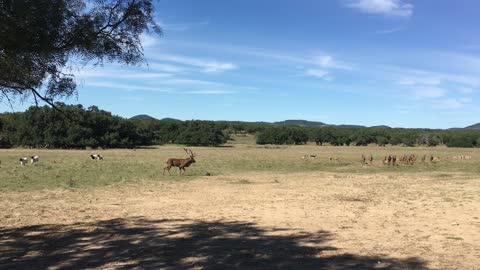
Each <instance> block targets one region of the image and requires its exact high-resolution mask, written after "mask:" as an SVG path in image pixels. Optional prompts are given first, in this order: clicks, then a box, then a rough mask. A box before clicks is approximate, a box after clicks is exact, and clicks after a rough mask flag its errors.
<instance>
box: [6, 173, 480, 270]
mask: <svg viewBox="0 0 480 270" xmlns="http://www.w3.org/2000/svg"><path fill="white" fill-rule="evenodd" d="M0 226H1V229H0V254H2V255H1V256H0V268H5V269H11V268H15V267H17V268H25V267H27V268H28V267H29V266H32V265H36V266H38V267H39V268H51V269H57V268H58V269H65V268H72V269H79V268H80V269H81V268H134V267H141V268H162V267H163V268H167V269H168V268H171V269H179V268H194V269H195V268H197V269H212V268H219V269H221V268H255V267H257V268H262V269H272V268H280V269H291V268H294V269H299V268H300V269H302V268H307V269H312V268H313V269H318V268H322V269H329V268H330V269H351V270H353V269H478V265H480V259H479V258H480V244H479V243H480V179H478V178H474V177H472V176H471V175H463V174H458V173H456V174H438V173H437V174H434V173H429V174H420V173H416V174H413V173H412V174H404V175H400V176H399V175H388V174H376V175H358V174H333V173H317V172H310V173H290V174H272V173H252V174H245V173H242V174H231V175H227V176H216V177H204V178H199V179H197V180H194V181H188V182H168V181H162V182H158V183H151V182H147V183H144V184H135V185H119V186H111V187H103V188H91V189H73V190H64V189H57V190H45V191H31V192H4V193H2V194H1V195H0Z"/></svg>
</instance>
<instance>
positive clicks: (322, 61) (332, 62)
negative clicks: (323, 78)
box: [313, 55, 353, 70]
mask: <svg viewBox="0 0 480 270" xmlns="http://www.w3.org/2000/svg"><path fill="white" fill-rule="evenodd" d="M313 63H314V64H316V65H318V66H320V67H323V68H330V69H343V70H352V69H353V67H352V65H351V64H348V63H345V62H342V61H338V60H336V59H333V56H331V55H320V56H317V57H315V58H314V62H313Z"/></svg>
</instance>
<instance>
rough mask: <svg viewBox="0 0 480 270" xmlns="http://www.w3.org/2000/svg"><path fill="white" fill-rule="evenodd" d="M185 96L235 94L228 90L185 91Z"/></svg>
mask: <svg viewBox="0 0 480 270" xmlns="http://www.w3.org/2000/svg"><path fill="white" fill-rule="evenodd" d="M183 93H185V94H194V95H230V94H235V93H236V92H235V91H229V90H194V91H185V92H183Z"/></svg>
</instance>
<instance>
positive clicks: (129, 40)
mask: <svg viewBox="0 0 480 270" xmlns="http://www.w3.org/2000/svg"><path fill="white" fill-rule="evenodd" d="M144 31H154V32H156V33H160V27H159V26H158V25H157V24H156V23H155V21H154V17H153V5H152V0H0V93H1V95H0V98H7V99H11V98H16V97H18V96H21V97H23V98H25V97H29V96H33V97H34V99H35V102H37V103H38V100H39V99H40V100H43V101H44V102H46V103H48V104H50V105H52V106H54V100H55V99H57V98H61V97H68V96H71V95H73V94H75V89H76V84H75V78H74V75H73V74H72V72H71V71H72V70H73V69H74V68H75V67H76V66H75V64H74V62H75V63H81V64H85V63H86V62H90V61H93V62H94V64H102V63H104V62H105V61H110V62H121V63H124V64H137V63H139V62H141V61H142V59H143V49H142V46H141V42H140V34H141V33H142V32H144Z"/></svg>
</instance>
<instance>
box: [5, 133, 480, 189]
mask: <svg viewBox="0 0 480 270" xmlns="http://www.w3.org/2000/svg"><path fill="white" fill-rule="evenodd" d="M228 146H229V147H217V148H214V147H193V148H192V149H193V151H194V152H195V154H196V160H197V162H196V163H195V164H194V165H192V166H191V167H189V168H187V172H186V173H185V175H184V176H179V170H178V168H172V169H171V174H172V175H171V176H169V175H168V173H167V174H166V175H165V176H163V175H162V173H163V167H164V166H165V160H166V159H167V158H169V157H186V154H185V152H184V151H183V149H182V147H180V146H176V145H167V146H159V147H154V148H150V149H138V150H136V151H133V150H127V149H115V150H98V151H96V150H38V149H9V150H0V161H1V164H0V189H3V190H10V189H13V190H30V189H42V188H53V187H57V188H82V187H94V186H105V185H114V184H122V183H140V182H144V181H189V180H195V179H197V178H198V177H200V176H205V175H212V176H218V175H228V174H235V173H240V172H241V173H245V172H252V173H255V172H274V173H293V172H311V171H326V172H334V173H356V174H376V173H389V174H393V175H395V174H400V173H401V174H405V173H430V172H434V173H435V175H433V176H434V177H435V178H437V179H439V180H444V179H448V173H450V172H461V173H465V174H479V173H480V166H479V165H480V152H479V151H478V149H458V148H457V149H453V148H443V147H438V148H407V147H373V146H372V147H370V146H369V147H332V146H316V145H302V146H280V147H277V146H273V147H268V146H267V147H265V146H260V145H255V144H252V143H251V142H250V143H249V142H248V140H247V139H245V138H243V140H241V142H240V143H239V141H238V140H237V141H235V142H233V143H231V144H229V145H228ZM91 153H101V154H102V155H103V156H104V158H105V159H104V160H103V161H96V160H92V159H91V158H90V154H91ZM362 154H365V155H366V156H370V155H373V157H374V162H373V164H369V165H362V164H361V162H360V156H361V155H362ZM389 154H395V155H397V156H401V155H404V154H416V155H417V156H419V157H420V156H423V155H427V156H430V155H434V156H439V157H440V158H441V160H440V161H439V162H437V163H430V162H425V163H422V162H417V163H416V164H415V165H403V164H401V165H399V166H395V167H392V166H385V165H383V164H382V160H383V157H384V156H386V155H389ZM465 154H468V155H471V156H472V159H471V160H454V159H452V156H455V155H465ZM31 155H39V156H40V162H39V163H38V164H36V165H35V166H32V165H31V164H28V165H27V166H25V167H21V166H20V163H19V161H18V160H19V158H20V157H24V156H25V157H27V156H31ZM305 155H316V158H311V159H303V158H302V157H303V156H305ZM330 157H332V158H333V160H330ZM335 159H337V160H335Z"/></svg>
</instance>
